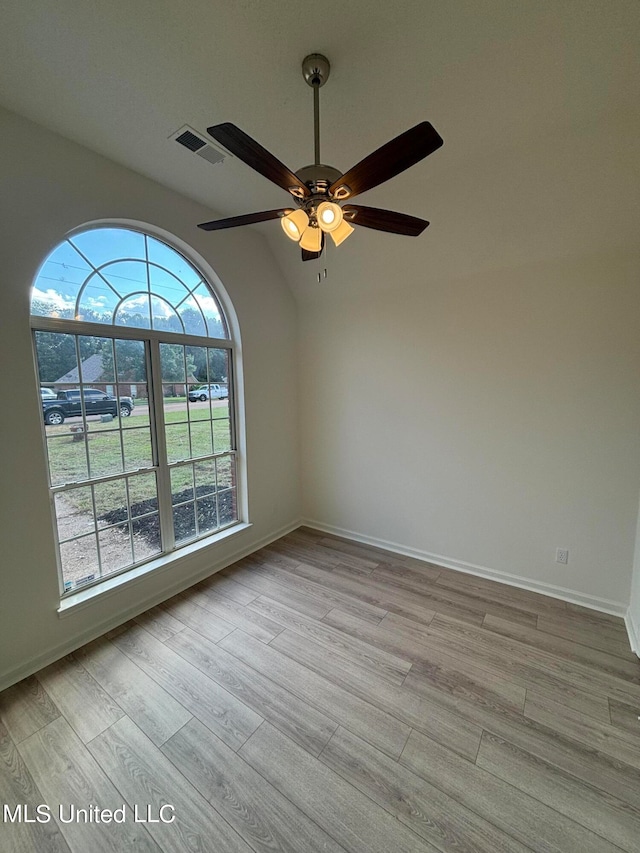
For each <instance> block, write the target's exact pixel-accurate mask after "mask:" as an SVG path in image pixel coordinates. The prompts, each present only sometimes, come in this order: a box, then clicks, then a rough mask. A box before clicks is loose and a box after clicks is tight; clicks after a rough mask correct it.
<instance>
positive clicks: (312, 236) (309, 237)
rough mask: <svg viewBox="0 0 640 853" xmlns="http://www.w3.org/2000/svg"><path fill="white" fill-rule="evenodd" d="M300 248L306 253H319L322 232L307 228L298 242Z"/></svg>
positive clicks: (317, 229)
mask: <svg viewBox="0 0 640 853" xmlns="http://www.w3.org/2000/svg"><path fill="white" fill-rule="evenodd" d="M300 248H301V249H306V250H307V252H319V251H320V249H321V248H322V231H321V230H320V229H319V228H312V227H311V226H309V227H308V228H307V230H306V231H305V232H304V233H303V235H302V238H301V240H300Z"/></svg>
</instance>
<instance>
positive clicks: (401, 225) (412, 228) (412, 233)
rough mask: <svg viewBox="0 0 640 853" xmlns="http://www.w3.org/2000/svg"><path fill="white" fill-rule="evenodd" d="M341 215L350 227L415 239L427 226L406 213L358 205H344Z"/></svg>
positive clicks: (424, 221)
mask: <svg viewBox="0 0 640 853" xmlns="http://www.w3.org/2000/svg"><path fill="white" fill-rule="evenodd" d="M342 214H343V216H344V218H345V219H346V220H347V222H350V223H351V224H352V225H362V226H364V227H365V228H375V230H376V231H389V232H390V233H391V234H405V235H406V236H407V237H417V236H418V234H422V232H423V231H424V229H425V228H426V227H427V225H428V224H429V223H428V222H427V221H426V219H418V217H417V216H409V215H408V214H407V213H396V212H395V211H393V210H381V209H380V208H378V207H364V206H362V205H358V204H346V205H345V206H344V207H343V208H342Z"/></svg>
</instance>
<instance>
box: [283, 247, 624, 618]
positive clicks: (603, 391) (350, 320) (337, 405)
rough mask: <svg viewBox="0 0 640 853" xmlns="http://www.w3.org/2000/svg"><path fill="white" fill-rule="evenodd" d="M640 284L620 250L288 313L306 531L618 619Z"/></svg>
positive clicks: (424, 282) (334, 294) (324, 301)
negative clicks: (494, 578) (563, 560)
mask: <svg viewBox="0 0 640 853" xmlns="http://www.w3.org/2000/svg"><path fill="white" fill-rule="evenodd" d="M381 239H384V238H381ZM396 239H401V238H396ZM494 254H495V256H496V258H499V257H500V246H499V245H494ZM335 265H336V267H337V268H338V269H337V271H334V272H332V273H331V275H333V277H334V278H336V279H339V277H340V272H339V261H338V260H336V261H335ZM639 268H640V257H638V255H637V254H632V253H630V252H628V251H627V252H625V251H624V250H622V249H621V250H610V251H608V252H603V253H601V254H594V255H593V256H589V257H586V256H583V257H580V258H576V259H573V260H572V259H563V260H555V261H553V260H551V261H549V262H547V263H539V264H537V265H529V266H527V267H519V268H511V269H503V270H496V271H494V272H491V273H489V272H486V273H483V274H481V275H477V276H475V277H469V278H465V279H458V280H435V281H434V280H431V277H430V276H429V275H428V274H422V275H420V274H419V273H416V266H415V265H412V266H411V267H410V268H409V269H407V270H406V271H405V270H403V269H402V268H400V269H398V270H397V271H396V275H395V276H394V278H393V283H392V284H391V283H390V282H387V283H386V285H385V288H384V289H380V288H379V287H377V283H376V282H375V281H372V283H371V291H370V293H369V294H368V296H364V295H363V294H362V292H361V290H360V292H359V294H358V295H357V296H356V297H354V298H350V296H349V291H350V281H348V280H345V281H343V282H341V284H340V286H336V287H334V288H333V289H332V291H331V295H330V298H321V297H316V298H314V299H313V301H312V302H309V303H303V304H302V306H301V309H300V313H301V319H300V364H301V375H300V378H301V437H302V452H301V460H302V476H303V514H304V516H305V517H306V518H307V519H308V520H309V522H310V523H319V524H320V525H322V526H324V527H326V528H327V529H332V530H334V531H339V530H342V531H349V533H350V534H353V533H355V534H356V535H357V536H359V537H362V538H364V539H368V540H372V541H376V540H378V541H382V542H385V541H386V542H390V543H394V544H395V545H397V546H399V547H401V548H403V549H404V550H405V551H407V549H409V550H411V549H413V550H414V552H416V553H419V554H422V555H424V556H427V557H429V556H431V557H432V558H433V559H435V560H436V561H438V562H445V564H450V565H453V566H459V567H461V568H467V569H473V570H477V571H483V570H490V571H493V572H498V573H504V574H506V575H510V576H511V580H512V581H515V582H518V583H523V584H525V585H528V586H531V587H533V588H536V589H540V590H542V591H548V592H556V593H557V594H561V595H563V596H566V595H569V596H570V597H572V598H573V600H576V601H582V602H584V603H586V604H591V605H593V606H599V607H602V608H607V609H610V610H612V611H615V612H618V613H620V614H622V613H624V611H625V610H626V606H627V603H628V601H629V595H630V582H631V566H632V561H633V549H634V538H635V528H636V519H637V511H638V487H639V484H640V454H639V453H638V435H639V432H640V369H639V368H640V334H639V333H638V318H639V317H640V288H638V277H637V274H638V269H639ZM361 284H362V282H359V281H358V282H355V285H356V287H357V288H359V287H360V285H361ZM327 286H328V287H329V286H330V284H329V285H327ZM558 547H561V548H568V549H569V550H570V562H569V564H568V565H567V566H561V565H559V564H557V563H556V562H555V551H556V548H558ZM558 588H560V589H558ZM637 589H638V586H637V587H636V595H637V596H638V595H640V593H638V591H637Z"/></svg>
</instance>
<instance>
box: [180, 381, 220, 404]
mask: <svg viewBox="0 0 640 853" xmlns="http://www.w3.org/2000/svg"><path fill="white" fill-rule="evenodd" d="M228 396H229V389H228V388H227V386H226V385H219V384H217V383H213V384H212V385H201V386H200V388H194V389H193V391H189V402H191V403H195V402H196V400H202V402H204V401H205V400H226V399H227V398H228Z"/></svg>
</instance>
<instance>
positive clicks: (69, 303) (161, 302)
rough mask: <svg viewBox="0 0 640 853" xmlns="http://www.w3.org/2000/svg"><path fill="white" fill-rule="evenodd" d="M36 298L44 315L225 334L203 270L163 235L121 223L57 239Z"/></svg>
mask: <svg viewBox="0 0 640 853" xmlns="http://www.w3.org/2000/svg"><path fill="white" fill-rule="evenodd" d="M31 298H32V306H33V313H36V314H38V315H40V316H48V317H60V316H64V317H69V316H75V317H76V318H77V319H85V318H86V319H91V320H92V321H93V322H97V321H101V322H108V323H112V322H114V321H115V323H116V325H118V324H122V325H127V326H132V325H134V326H140V327H142V328H154V327H159V328H163V329H167V328H171V329H172V330H174V331H180V330H183V329H184V331H185V332H187V333H188V334H193V335H201V336H206V337H220V335H221V333H220V327H221V316H222V315H221V311H220V308H219V305H218V303H217V300H216V299H215V297H214V296H213V295H212V293H211V291H210V290H209V288H208V286H207V284H206V283H205V281H204V279H203V277H202V276H201V275H200V273H198V271H197V270H196V269H195V268H194V267H193V266H192V265H191V264H190V263H189V262H188V261H187V260H186V258H184V257H183V256H182V255H181V254H179V253H178V252H177V251H176V250H175V249H173V248H171V247H170V246H167V245H166V244H165V243H162V242H161V241H159V240H156V239H155V238H153V237H149V236H147V235H145V234H142V233H141V232H139V231H132V230H129V229H124V228H94V229H90V230H87V231H84V232H83V233H80V234H75V235H74V236H73V237H70V238H69V239H67V240H65V241H63V242H62V243H60V245H59V246H57V247H56V248H55V249H54V250H53V252H51V254H50V255H49V256H48V257H47V258H46V260H45V261H44V263H43V264H42V266H41V268H40V270H39V271H38V275H37V276H36V280H35V282H34V285H33V289H32V293H31ZM96 314H97V315H98V316H96ZM114 318H115V320H114ZM171 318H173V321H172V320H171Z"/></svg>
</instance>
